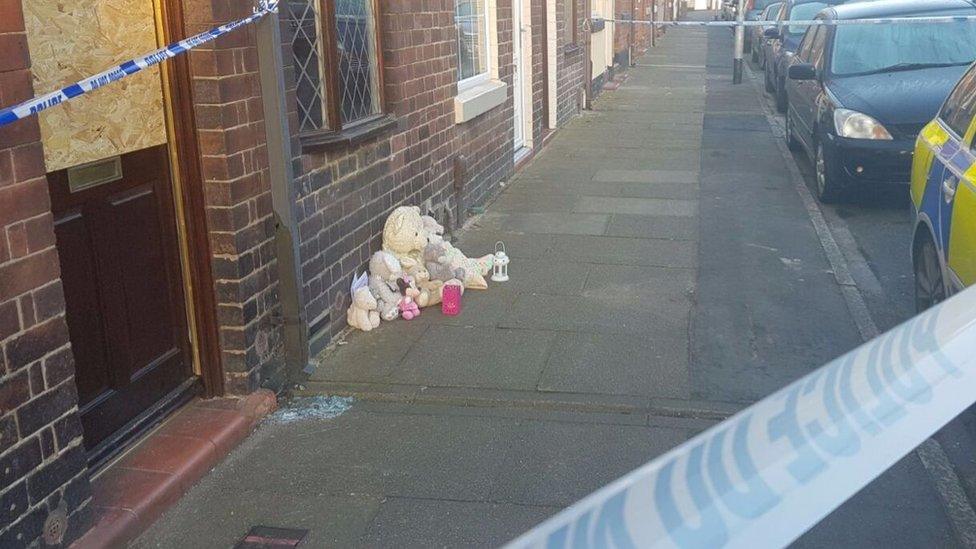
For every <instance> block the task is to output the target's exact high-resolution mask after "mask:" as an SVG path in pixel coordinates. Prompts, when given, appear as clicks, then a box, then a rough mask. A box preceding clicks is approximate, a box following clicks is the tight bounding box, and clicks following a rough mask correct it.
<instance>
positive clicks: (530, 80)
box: [512, 0, 535, 155]
mask: <svg viewBox="0 0 976 549" xmlns="http://www.w3.org/2000/svg"><path fill="white" fill-rule="evenodd" d="M532 1H533V0H512V50H513V54H514V50H515V43H516V36H517V37H518V57H517V58H516V57H515V56H514V55H513V56H512V62H513V65H515V67H514V68H515V70H517V71H518V74H519V81H518V82H515V81H514V76H513V81H512V88H513V89H512V102H513V105H512V107H513V109H514V112H521V114H522V116H521V120H519V121H517V122H520V123H521V126H522V128H521V130H522V143H521V145H519V144H516V146H515V153H516V155H518V153H519V151H522V150H532V149H533V148H535V139H534V137H535V136H534V135H533V134H534V132H535V120H534V112H533V108H532V96H533V93H532V91H533V86H534V81H535V78H534V74H533V62H532V59H533V57H534V49H535V41H534V40H533V39H532ZM516 17H517V18H518V22H519V23H520V24H519V25H518V26H516V25H515V22H516ZM526 28H527V29H528V31H527V32H526V31H525V30H524V29H526ZM516 101H518V102H520V103H521V105H515V104H514V103H515V102H516ZM519 107H521V109H519ZM513 118H514V113H513ZM515 132H516V134H517V132H518V128H515Z"/></svg>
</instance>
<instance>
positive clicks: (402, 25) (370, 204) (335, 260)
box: [282, 0, 582, 353]
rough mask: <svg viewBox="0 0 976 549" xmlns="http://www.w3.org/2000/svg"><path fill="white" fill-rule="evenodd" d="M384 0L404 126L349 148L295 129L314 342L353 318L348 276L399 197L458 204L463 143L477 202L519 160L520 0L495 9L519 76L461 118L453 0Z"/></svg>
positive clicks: (391, 107) (391, 98)
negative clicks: (502, 100)
mask: <svg viewBox="0 0 976 549" xmlns="http://www.w3.org/2000/svg"><path fill="white" fill-rule="evenodd" d="M581 1H582V0H581ZM537 3H539V4H541V2H537ZM381 5H382V14H381V19H380V25H379V26H380V32H381V37H382V44H383V62H384V83H385V90H384V92H385V99H386V106H387V112H388V113H390V114H392V115H393V116H394V117H395V118H396V120H397V127H396V128H395V129H394V130H392V131H391V132H388V133H386V134H384V135H382V136H378V137H375V138H373V139H371V140H369V141H367V142H365V143H363V144H360V145H358V146H356V147H353V148H346V149H334V148H332V149H328V150H323V149H318V150H317V149H316V148H314V147H306V148H304V149H302V148H301V145H300V141H299V140H298V139H297V137H296V138H295V139H293V144H296V146H297V147H296V149H295V150H296V151H300V153H301V154H300V155H298V157H299V158H298V163H299V165H300V169H299V170H298V173H299V174H300V176H299V177H298V178H297V181H296V186H297V194H298V197H299V198H298V200H299V204H300V207H299V217H300V219H299V239H300V241H301V245H300V255H301V262H302V278H303V281H302V285H301V287H302V296H301V297H302V302H303V303H304V304H305V308H306V315H307V318H308V321H309V331H310V332H311V334H310V335H311V336H312V337H313V341H312V352H313V353H314V352H316V351H318V350H319V349H321V348H322V347H323V346H324V345H325V344H327V343H328V342H329V340H331V338H332V337H334V336H335V335H336V334H337V333H338V332H339V331H341V330H342V329H344V328H345V326H346V324H345V309H346V307H347V306H348V290H349V284H350V282H351V279H352V277H353V276H354V274H355V273H356V272H357V271H358V272H362V271H363V270H365V269H366V264H367V263H368V261H369V257H370V256H371V254H372V253H373V252H375V251H376V250H379V249H380V248H381V243H382V230H383V224H384V222H385V220H386V217H387V215H388V214H389V213H390V212H391V211H392V210H393V208H395V207H397V206H400V205H404V204H412V205H413V204H415V205H427V206H430V207H438V206H442V205H454V203H455V202H456V200H457V198H456V197H455V196H454V194H455V193H454V189H453V182H454V175H453V171H454V160H455V158H456V157H457V156H458V155H459V154H464V155H465V156H466V157H467V158H468V159H469V164H468V169H467V174H468V179H467V184H466V188H465V194H464V197H463V204H464V205H465V206H466V207H471V206H479V205H483V204H485V203H486V202H487V201H488V200H490V198H491V197H492V196H493V195H494V194H495V193H497V191H498V189H499V188H500V186H499V183H500V182H501V181H503V180H504V179H505V178H507V177H509V176H510V175H511V173H512V169H513V155H514V150H513V126H512V124H513V121H512V116H513V114H512V113H513V108H512V102H511V98H512V97H513V95H512V94H513V91H512V89H511V84H512V74H513V65H512V34H511V33H512V29H511V21H512V20H511V18H512V5H511V0H498V1H497V15H496V16H497V28H498V33H499V36H498V48H499V51H498V59H499V60H500V63H499V65H500V66H499V77H500V78H501V79H502V80H504V81H506V82H507V83H508V84H509V101H508V102H507V103H506V104H505V105H503V106H500V107H497V108H495V109H493V110H492V111H490V112H488V113H486V114H484V115H482V116H480V117H478V118H477V119H475V120H472V121H470V122H467V123H465V124H461V125H458V124H455V121H454V97H455V96H456V94H457V45H456V27H455V24H454V9H455V7H454V0H406V1H401V2H382V3H381ZM539 11H540V13H541V8H540V10H539ZM283 15H286V16H287V11H286V12H284V13H283ZM282 31H283V32H282V36H283V41H284V44H283V47H284V51H285V55H284V58H285V62H286V64H290V63H291V62H292V58H291V51H290V47H291V46H290V44H291V32H293V31H292V30H291V28H290V26H289V25H288V24H287V23H285V24H283V25H282ZM540 36H541V35H540ZM537 44H541V38H539V39H538V42H537ZM536 51H538V52H539V53H540V57H539V61H538V63H536V62H535V61H534V62H533V64H534V65H536V64H538V67H539V68H538V71H539V75H538V76H537V77H536V79H535V84H536V88H537V89H536V90H535V91H534V96H538V97H539V101H540V102H541V97H542V95H541V94H542V92H541V86H542V74H541V52H542V49H541V46H537V50H536ZM580 58H581V57H580ZM293 73H294V70H293V68H292V67H290V66H289V67H286V70H285V78H286V82H287V83H288V85H289V87H290V92H289V97H288V102H289V108H290V109H292V108H293V105H295V104H296V102H295V98H294V75H293ZM533 110H536V109H533ZM541 114H542V112H541V107H538V111H537V113H536V114H535V116H536V123H535V127H536V129H537V130H541V129H542V128H544V127H545V123H544V122H543V119H542V118H541ZM289 119H290V120H291V127H292V128H293V129H294V128H297V127H298V125H297V117H296V114H295V112H294V111H292V112H290V113H289ZM538 135H539V138H540V140H539V141H537V143H540V144H541V134H538Z"/></svg>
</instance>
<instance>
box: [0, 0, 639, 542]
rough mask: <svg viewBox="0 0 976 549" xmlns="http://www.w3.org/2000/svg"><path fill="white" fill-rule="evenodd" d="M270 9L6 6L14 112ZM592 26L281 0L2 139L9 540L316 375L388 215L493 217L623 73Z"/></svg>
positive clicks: (2, 393) (45, 538)
mask: <svg viewBox="0 0 976 549" xmlns="http://www.w3.org/2000/svg"><path fill="white" fill-rule="evenodd" d="M619 1H620V0H618V2H619ZM611 4H612V2H611ZM252 8H253V4H251V3H250V2H244V1H240V0H94V1H89V0H84V1H83V0H0V107H6V106H9V105H12V104H15V103H18V102H20V101H23V100H25V99H28V98H30V97H32V96H34V95H35V94H36V93H42V92H47V91H50V90H52V89H55V88H57V87H59V86H62V85H65V84H67V83H71V82H74V81H75V80H78V79H80V78H82V77H84V76H87V75H90V74H94V73H97V72H99V71H101V70H103V69H105V68H106V67H108V66H111V65H112V64H114V63H118V62H120V61H123V60H126V59H128V58H130V57H133V56H135V55H137V54H141V53H144V52H147V51H150V50H152V49H154V48H155V47H157V46H158V45H159V44H162V43H167V42H171V41H174V40H176V39H178V38H181V37H184V36H189V35H192V34H195V33H198V32H202V31H204V30H208V29H210V28H212V27H214V26H216V25H219V24H222V23H225V22H227V21H230V20H234V19H238V18H242V17H245V16H247V15H249V14H250V13H251V10H252ZM592 9H593V6H592V4H591V0H397V1H392V0H389V1H388V0H285V1H283V2H282V3H281V6H280V10H279V15H278V17H269V18H266V19H265V20H263V21H262V22H261V23H259V24H257V25H252V26H249V27H247V28H243V29H240V30H238V31H235V32H234V33H232V34H230V35H227V36H224V37H222V38H219V39H218V40H216V41H215V42H212V43H210V44H207V45H205V46H202V47H200V48H199V49H197V50H194V51H192V52H191V53H189V54H188V55H185V56H182V57H179V58H177V59H175V60H172V61H169V62H167V63H166V64H165V65H164V66H162V67H161V68H159V67H157V68H155V69H152V70H149V71H145V72H143V73H141V74H140V75H138V76H135V77H132V78H130V79H127V80H126V81H123V82H120V83H117V84H115V85H113V86H110V87H107V88H104V89H102V90H99V91H97V92H95V93H93V94H92V95H91V96H90V97H85V98H81V99H78V100H77V101H74V102H72V103H70V104H65V105H61V106H59V107H57V108H56V109H52V110H50V111H48V112H46V113H42V115H41V116H39V117H33V118H30V119H27V120H23V121H21V122H17V123H15V124H13V125H9V126H5V127H2V128H0V547H20V546H31V545H44V546H58V545H67V544H69V543H70V542H72V541H74V540H76V539H78V538H79V537H80V536H82V535H83V534H84V533H85V532H86V531H88V530H89V529H90V528H91V527H92V525H93V524H103V523H105V522H106V521H110V520H111V517H108V518H106V515H107V514H111V512H112V510H113V509H114V508H112V507H109V506H107V504H104V503H103V502H101V501H100V500H99V497H100V496H99V490H98V489H97V481H95V482H93V481H92V479H93V477H95V476H97V475H98V474H101V475H102V476H103V477H104V476H111V475H110V473H111V467H114V466H115V465H107V464H112V463H113V462H115V461H117V460H116V458H117V457H118V456H120V455H123V454H124V453H125V452H126V451H127V449H129V448H131V447H132V445H133V444H136V443H137V442H138V441H140V440H143V437H144V435H145V433H147V432H148V431H150V430H151V429H152V428H153V427H154V426H156V425H158V424H159V423H160V422H162V421H164V420H165V418H167V417H169V416H170V415H171V414H173V413H174V412H175V411H176V410H179V409H180V408H181V407H182V406H184V405H186V403H187V402H190V401H193V400H194V399H200V398H204V399H207V398H216V397H239V396H244V395H248V394H250V393H253V392H255V391H258V390H259V389H261V388H271V389H273V390H275V389H278V388H280V385H281V383H282V380H285V379H289V377H290V375H291V374H292V373H294V372H298V371H300V370H301V369H302V368H304V367H305V365H306V364H307V363H308V362H309V360H310V359H311V357H313V356H314V355H315V354H316V353H317V352H318V351H320V350H321V349H323V348H324V347H325V346H326V345H328V343H329V342H330V341H331V340H332V339H333V338H334V337H335V336H336V334H337V333H339V332H340V331H341V330H342V329H343V328H344V326H345V319H344V311H345V308H346V307H347V306H348V301H349V295H348V288H349V284H350V281H351V278H352V277H353V275H354V273H356V272H357V271H359V272H361V271H362V270H363V269H364V266H365V264H366V263H367V261H368V258H369V256H370V255H371V253H372V252H374V251H375V250H377V249H379V246H380V236H381V231H382V225H383V222H384V220H385V218H386V216H387V214H388V213H389V212H390V211H392V209H393V208H395V207H397V206H400V205H404V204H416V205H421V206H422V207H423V208H424V209H425V210H426V211H429V212H431V213H432V214H433V215H436V216H438V218H439V219H441V220H442V221H443V222H444V223H446V224H448V225H450V226H453V227H455V228H456V227H459V226H460V224H461V223H463V221H464V219H465V218H466V217H467V216H468V215H469V214H470V213H471V212H472V210H474V209H477V208H480V207H483V206H484V205H486V204H487V203H489V202H490V201H491V199H492V198H493V197H494V196H495V195H496V194H497V193H498V191H499V190H500V188H501V183H502V182H504V181H505V180H506V179H508V178H509V177H511V175H512V174H513V172H514V171H515V169H516V167H517V165H518V164H519V162H521V161H524V160H525V159H528V158H530V157H531V155H532V154H533V153H534V152H535V151H537V150H539V149H540V148H541V147H542V146H543V145H544V143H545V142H546V140H547V139H548V137H549V136H550V135H552V133H553V132H554V131H555V130H556V129H557V128H558V127H559V126H561V125H562V124H565V123H566V122H567V121H568V120H570V119H571V118H572V117H574V116H576V115H578V114H579V113H580V110H581V109H582V108H583V107H584V105H585V104H586V101H587V100H588V98H589V97H590V96H591V95H592V94H593V90H592V89H591V87H590V86H587V80H588V78H587V72H588V71H589V76H590V77H592V76H594V75H595V74H602V73H603V71H604V70H605V69H607V67H611V66H614V64H617V65H619V60H617V61H615V57H617V53H618V52H616V51H615V50H616V49H617V48H616V46H615V44H617V43H618V42H617V41H616V40H615V39H614V37H613V36H612V35H611V36H605V37H603V39H602V40H603V42H602V46H601V47H602V49H601V52H602V53H601V55H602V56H601V57H599V58H598V59H597V62H596V64H594V62H593V55H592V40H591V36H590V31H591V28H590V27H589V26H588V25H586V24H585V21H586V20H587V19H588V14H589V13H590V12H591V10H592ZM608 50H609V51H608ZM594 66H596V67H598V68H599V71H598V72H594V71H593V68H594ZM590 79H591V80H592V78H590ZM213 408H214V409H215V410H216V409H219V407H218V406H214V407H213ZM218 446H219V445H218ZM218 451H220V448H218ZM174 459H175V458H174ZM123 462H124V460H123ZM93 485H96V489H95V490H93V488H92V486H93ZM173 489H174V490H181V489H185V487H183V488H180V487H177V488H173ZM93 494H94V499H93ZM122 511H131V510H130V509H128V508H126V509H122ZM122 511H119V513H120V514H124V513H123V512H122ZM132 512H133V513H135V514H136V515H138V514H139V512H137V511H132ZM140 512H141V511H140ZM130 514H131V513H130ZM137 519H138V520H135V523H137V524H142V525H143V526H144V525H145V522H146V521H147V520H151V517H150V518H147V517H146V516H141V515H140V516H138V517H137Z"/></svg>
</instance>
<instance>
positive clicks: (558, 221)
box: [479, 211, 610, 259]
mask: <svg viewBox="0 0 976 549" xmlns="http://www.w3.org/2000/svg"><path fill="white" fill-rule="evenodd" d="M479 224H480V225H481V226H482V227H486V228H488V229H504V230H506V231H511V232H522V233H534V234H550V235H602V234H603V233H605V232H606V231H607V225H609V224H610V216H609V215H606V214H565V213H553V212H547V213H502V212H499V211H492V212H490V213H488V214H486V215H485V216H484V217H483V218H482V219H481V220H479ZM557 259H558V258H557ZM563 259H565V258H563Z"/></svg>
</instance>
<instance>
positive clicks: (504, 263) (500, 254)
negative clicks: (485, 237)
mask: <svg viewBox="0 0 976 549" xmlns="http://www.w3.org/2000/svg"><path fill="white" fill-rule="evenodd" d="M494 259H495V260H494V267H493V268H494V272H493V273H492V275H491V279H492V280H493V281H495V282H507V281H508V264H509V263H511V260H510V259H509V258H508V254H506V253H505V243H504V242H496V243H495V258H494Z"/></svg>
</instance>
